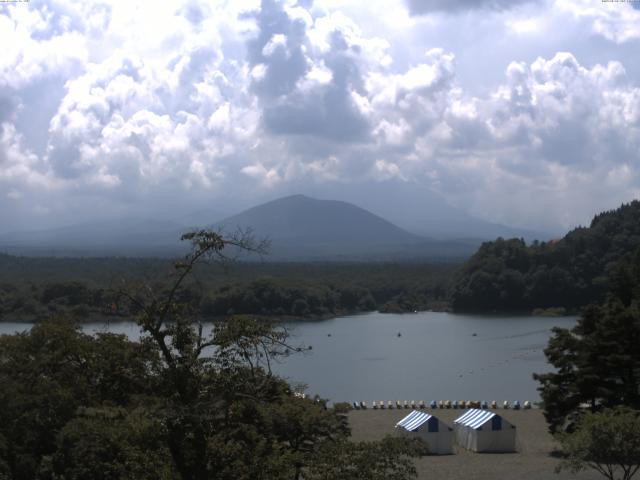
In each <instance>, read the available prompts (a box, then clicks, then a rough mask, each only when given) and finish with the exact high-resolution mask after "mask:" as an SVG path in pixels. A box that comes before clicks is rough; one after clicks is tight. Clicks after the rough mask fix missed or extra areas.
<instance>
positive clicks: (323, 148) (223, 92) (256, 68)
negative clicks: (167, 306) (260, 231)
mask: <svg viewBox="0 0 640 480" xmlns="http://www.w3.org/2000/svg"><path fill="white" fill-rule="evenodd" d="M525 3H526V4H530V5H525ZM534 3H535V4H534ZM407 6H408V7H409V9H410V12H411V13H412V14H413V16H409V14H408V13H407V11H408V10H407ZM515 7H517V8H515ZM463 11H464V12H465V14H464V15H426V14H427V13H431V12H450V13H460V12H463ZM487 11H491V12H493V14H492V15H486V13H487ZM385 12H386V13H387V14H385ZM423 14H425V15H423ZM639 14H640V12H639V11H638V10H635V9H633V8H632V5H630V4H616V5H604V4H603V5H601V4H599V3H598V5H595V4H593V2H591V3H589V2H587V0H584V1H583V0H580V1H575V2H568V1H564V0H555V1H551V0H549V1H544V2H542V1H538V2H524V1H518V2H506V1H501V0H493V1H486V2H483V1H481V2H466V1H456V2H446V3H445V2H438V1H433V2H421V1H411V2H409V3H408V4H407V3H405V1H404V0H396V1H395V3H394V2H391V3H389V4H385V6H384V8H381V7H379V6H375V10H374V11H373V13H371V12H369V11H364V10H363V9H362V8H361V3H358V2H356V1H355V0H315V1H314V2H310V1H307V2H300V1H294V0H280V1H276V0H262V1H256V0H242V1H238V0H235V1H233V2H232V1H223V2H217V3H213V4H212V3H210V2H206V1H200V0H184V1H178V2H177V3H175V2H169V3H161V4H158V3H157V2H156V3H148V2H144V1H132V2H124V3H123V2H117V3H110V2H106V1H103V0H89V1H87V2H81V3H77V2H75V3H73V2H68V1H66V0H51V1H42V2H32V3H31V4H29V5H23V4H12V5H7V6H2V7H0V43H3V44H9V45H13V46H15V48H11V49H5V50H3V51H2V52H0V125H2V127H1V128H0V140H1V141H0V186H1V188H2V192H3V193H2V194H0V212H1V213H4V212H9V211H20V212H21V215H23V216H24V217H25V218H32V219H34V221H38V222H40V221H42V220H43V218H44V217H43V212H45V210H46V212H49V213H48V215H49V216H50V217H51V218H56V219H64V218H67V219H68V220H69V221H71V220H75V219H76V218H83V216H84V217H86V216H87V215H91V212H92V210H93V206H95V205H99V206H100V209H101V210H104V211H105V212H110V213H112V214H116V213H122V212H146V213H148V214H149V215H151V216H167V215H169V214H170V213H169V212H176V214H178V213H179V212H184V211H188V210H189V209H193V210H197V209H201V208H202V203H203V202H204V203H206V202H213V201H215V202H219V203H220V204H225V202H226V204H228V205H231V204H234V205H235V204H237V203H238V202H240V203H243V204H244V205H248V204H251V203H255V202H257V201H260V200H261V199H264V198H265V197H273V196H277V195H279V194H286V193H291V192H292V191H303V192H305V191H314V192H318V191H327V192H333V193H334V194H336V195H340V192H343V196H345V198H346V197H347V196H349V198H350V199H351V200H356V201H357V202H358V203H361V204H362V205H364V206H367V205H369V204H371V205H374V204H376V202H378V201H379V197H380V195H381V189H382V188H383V187H382V186H383V185H384V186H388V185H393V188H394V189H401V188H402V185H405V186H408V185H411V186H412V189H411V191H412V192H414V193H412V195H414V194H415V195H414V196H415V198H416V199H419V198H420V199H421V198H423V193H416V192H427V191H428V192H437V194H438V195H439V196H440V197H441V198H444V199H446V201H447V202H449V203H450V204H452V205H456V206H458V207H460V208H461V209H463V210H465V211H468V212H472V213H474V214H475V215H477V216H481V217H483V218H486V219H489V220H494V221H501V222H504V223H510V224H520V225H522V226H532V227H537V228H546V227H550V228H557V227H559V226H562V227H565V226H570V225H571V224H572V223H575V222H577V221H578V220H576V219H580V221H584V220H585V219H587V218H588V216H589V215H591V214H592V213H594V212H596V211H598V210H601V209H602V208H609V207H612V206H615V205H616V204H617V203H619V202H620V201H623V200H629V199H630V198H632V197H634V196H637V195H638V192H639V191H640V170H639V169H640V162H639V157H638V151H640V149H639V147H640V145H639V140H638V139H639V138H640V135H639V133H640V131H639V130H640V93H639V85H640V68H639V67H637V65H636V63H635V62H634V61H633V60H634V59H635V56H636V54H637V41H638V38H639V37H640V34H639V31H638V29H637V26H638V25H640V21H639V20H640V19H639V18H637V15H639ZM559 26H562V28H559ZM550 32H556V33H554V34H553V35H551V34H550ZM505 38H506V39H507V40H506V41H505V40H504V39H505ZM487 52H491V56H489V55H488V53H487ZM385 188H386V187H385ZM345 192H346V193H345ZM353 192H357V195H358V197H357V198H355V197H354V195H355V193H353ZM390 195H391V194H390ZM425 198H426V197H425ZM415 203H416V204H417V203H418V202H417V200H416V202H415ZM231 208H232V207H229V209H231ZM419 210H420V209H416V212H415V215H416V216H418V215H419V214H420V211H419ZM38 212H39V213H38ZM30 215H31V217H29V216H30ZM9 217H11V216H9ZM10 221H14V220H12V219H10ZM25 221H26V220H25ZM59 221H62V220H59ZM1 228H9V227H8V226H3V227H1Z"/></svg>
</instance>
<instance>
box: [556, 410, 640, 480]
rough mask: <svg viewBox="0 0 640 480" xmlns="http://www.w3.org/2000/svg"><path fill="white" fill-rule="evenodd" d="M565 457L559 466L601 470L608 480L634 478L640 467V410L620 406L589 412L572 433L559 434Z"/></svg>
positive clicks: (576, 469)
mask: <svg viewBox="0 0 640 480" xmlns="http://www.w3.org/2000/svg"><path fill="white" fill-rule="evenodd" d="M558 438H559V439H560V442H561V445H562V451H563V452H564V453H565V455H566V458H565V460H563V462H562V463H561V464H560V467H559V470H570V471H571V472H573V473H577V472H579V471H581V470H585V469H589V468H590V469H593V470H596V471H598V472H600V473H601V474H602V475H603V476H605V477H606V478H608V479H609V480H631V478H633V476H634V475H635V474H636V473H637V472H638V470H639V469H640V412H638V411H634V410H629V409H626V408H622V407H618V408H616V409H612V410H604V411H602V412H599V413H588V414H586V415H585V416H584V417H583V418H581V419H580V422H579V423H578V426H577V428H576V430H575V431H574V432H573V433H565V434H561V435H559V436H558Z"/></svg>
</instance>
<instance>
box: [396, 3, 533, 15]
mask: <svg viewBox="0 0 640 480" xmlns="http://www.w3.org/2000/svg"><path fill="white" fill-rule="evenodd" d="M535 1H538V0H407V5H408V7H409V11H410V12H411V13H412V14H413V15H423V14H427V13H432V12H462V11H467V10H506V9H509V8H514V7H516V6H518V5H522V4H524V3H531V2H535Z"/></svg>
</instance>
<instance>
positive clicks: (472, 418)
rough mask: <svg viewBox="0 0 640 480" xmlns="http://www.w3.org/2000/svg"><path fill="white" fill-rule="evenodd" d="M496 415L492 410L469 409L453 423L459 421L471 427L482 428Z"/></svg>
mask: <svg viewBox="0 0 640 480" xmlns="http://www.w3.org/2000/svg"><path fill="white" fill-rule="evenodd" d="M495 416H496V414H495V413H493V412H490V411H488V410H479V409H477V408H473V409H471V410H469V411H468V412H467V413H465V414H464V415H462V416H460V417H458V418H456V419H455V420H454V421H453V423H457V424H459V425H463V426H465V427H471V428H473V429H477V428H480V427H481V426H482V425H484V424H485V423H487V422H488V421H489V420H491V419H492V418H493V417H495Z"/></svg>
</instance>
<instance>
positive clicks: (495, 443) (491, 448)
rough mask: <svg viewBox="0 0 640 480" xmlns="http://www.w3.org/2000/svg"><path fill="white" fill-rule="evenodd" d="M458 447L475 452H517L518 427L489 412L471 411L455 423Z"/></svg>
mask: <svg viewBox="0 0 640 480" xmlns="http://www.w3.org/2000/svg"><path fill="white" fill-rule="evenodd" d="M453 428H454V429H455V434H456V441H457V442H458V445H460V446H462V447H464V448H466V449H467V450H472V451H474V452H515V450H516V427H514V426H513V425H511V424H510V423H509V422H507V421H506V420H505V419H504V418H502V417H501V416H500V415H497V414H496V413H494V412H491V411H488V410H478V409H471V410H469V411H468V412H466V413H465V414H464V415H462V416H461V417H458V418H457V419H455V420H454V422H453Z"/></svg>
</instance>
